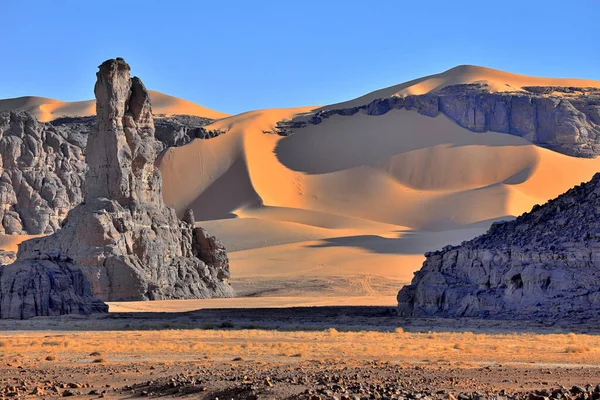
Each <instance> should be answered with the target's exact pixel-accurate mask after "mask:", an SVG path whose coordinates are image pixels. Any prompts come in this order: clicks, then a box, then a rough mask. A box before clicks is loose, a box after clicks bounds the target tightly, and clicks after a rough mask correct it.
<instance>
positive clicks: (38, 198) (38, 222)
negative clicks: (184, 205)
mask: <svg viewBox="0 0 600 400" xmlns="http://www.w3.org/2000/svg"><path fill="white" fill-rule="evenodd" d="M158 121H160V122H159V123H158V126H159V128H158V130H157V132H156V133H155V137H156V140H157V141H156V142H155V147H156V150H157V152H158V151H162V150H163V149H165V148H167V147H170V146H181V145H184V144H187V143H189V142H190V141H192V140H193V139H196V138H201V139H208V138H212V137H215V136H218V135H219V134H222V133H223V132H221V131H211V130H207V129H205V128H203V126H204V125H206V124H208V123H210V122H212V120H210V119H207V118H201V117H194V116H187V115H178V116H173V117H167V118H160V119H158ZM95 124H96V117H76V118H70V117H67V118H60V119H57V120H55V121H52V122H51V123H40V122H38V121H37V120H36V119H35V118H34V117H33V116H32V115H31V114H29V113H27V112H24V111H17V112H3V113H0V154H1V156H2V164H1V165H0V234H49V233H53V232H55V231H56V230H57V229H59V228H60V223H61V221H62V220H63V219H64V218H65V216H66V215H67V212H68V211H69V210H70V209H71V208H73V207H75V206H76V205H77V204H79V203H80V202H81V200H82V199H83V182H84V180H85V173H86V170H87V164H86V157H85V148H86V144H87V140H88V137H89V135H90V132H91V131H92V129H93V128H94V126H95Z"/></svg>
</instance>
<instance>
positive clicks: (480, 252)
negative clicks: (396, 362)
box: [398, 174, 600, 319]
mask: <svg viewBox="0 0 600 400" xmlns="http://www.w3.org/2000/svg"><path fill="white" fill-rule="evenodd" d="M599 211H600V174H596V175H595V176H594V178H593V179H592V180H591V181H590V182H588V183H584V184H582V185H580V186H577V187H575V188H573V189H571V190H569V191H568V192H566V193H565V194H563V195H561V196H559V197H558V198H556V199H554V200H551V201H550V202H548V203H546V204H544V205H543V206H535V207H534V208H533V209H532V211H531V212H529V213H525V214H523V215H521V216H520V217H518V218H517V219H516V220H514V221H511V222H505V223H496V224H494V225H493V226H492V228H491V229H490V230H489V231H488V232H487V233H486V234H485V235H482V236H480V237H477V238H475V239H473V240H471V241H468V242H464V243H462V245H461V246H457V247H451V246H448V247H446V248H444V249H443V250H442V251H436V252H433V253H428V254H426V257H427V259H426V261H425V263H424V264H423V267H422V268H421V270H419V271H418V272H417V273H416V274H415V277H414V279H413V281H412V283H411V284H410V285H408V286H405V287H404V288H402V290H400V292H399V294H398V307H399V311H400V313H401V314H402V315H420V316H423V315H440V316H449V317H458V316H472V317H492V318H513V319H514V318H517V319H528V318H542V319H560V318H592V317H594V318H597V317H598V316H600V284H599V282H600V220H599V219H598V212H599ZM574 221H575V222H574Z"/></svg>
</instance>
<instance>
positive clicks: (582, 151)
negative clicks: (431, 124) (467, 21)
mask: <svg viewBox="0 0 600 400" xmlns="http://www.w3.org/2000/svg"><path fill="white" fill-rule="evenodd" d="M524 89H525V90H526V92H501V93H490V92H489V90H488V89H487V85H484V84H461V85H453V86H448V87H445V88H443V89H441V90H439V91H436V92H432V93H428V94H424V95H409V96H404V97H389V98H383V99H376V100H374V101H372V102H370V103H369V104H364V105H361V106H356V107H351V108H342V109H325V110H320V111H318V112H316V113H314V114H311V115H308V116H300V117H297V118H294V119H292V120H291V121H280V122H279V123H278V124H277V127H276V128H275V133H278V134H280V135H289V134H292V133H293V132H294V129H299V128H302V127H304V126H306V125H307V124H319V123H321V122H322V121H323V119H326V118H329V117H330V116H332V115H343V116H349V115H354V114H356V113H357V112H359V111H362V112H364V113H366V114H367V115H382V114H385V113H387V112H388V111H390V110H393V109H407V110H414V111H416V112H418V113H420V114H423V115H426V116H429V117H435V116H437V115H438V114H440V113H442V114H444V115H446V116H447V117H449V118H450V119H452V120H453V121H455V122H456V123H457V124H459V125H460V126H462V127H464V128H466V129H469V130H471V131H473V132H487V131H494V132H500V133H508V134H511V135H516V136H521V137H523V138H525V139H527V140H529V141H530V142H532V143H535V144H538V145H540V146H543V147H547V148H550V149H552V150H555V151H558V152H560V153H564V154H567V155H571V156H576V157H590V158H591V157H596V156H597V155H598V154H600V90H598V89H594V88H570V87H545V86H544V87H542V86H539V87H538V86H532V87H526V88H524Z"/></svg>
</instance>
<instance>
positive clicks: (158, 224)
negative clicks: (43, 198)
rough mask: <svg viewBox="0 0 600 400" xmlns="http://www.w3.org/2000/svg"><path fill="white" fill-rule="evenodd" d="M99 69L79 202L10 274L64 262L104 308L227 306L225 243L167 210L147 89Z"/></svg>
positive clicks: (123, 67)
mask: <svg viewBox="0 0 600 400" xmlns="http://www.w3.org/2000/svg"><path fill="white" fill-rule="evenodd" d="M99 68H100V71H99V72H98V73H97V82H96V86H95V89H94V91H95V94H96V99H97V127H96V128H95V129H93V130H92V131H91V132H90V135H89V138H88V141H87V142H88V143H87V162H88V166H89V168H88V171H87V174H86V179H85V190H84V202H83V203H81V204H79V205H78V206H76V207H75V208H74V209H72V210H71V211H70V212H69V214H68V216H67V218H66V219H65V220H64V222H63V226H62V228H61V229H60V230H58V231H57V232H56V233H55V234H53V235H51V236H46V237H43V238H39V239H32V240H28V241H26V242H23V243H22V244H21V245H20V247H19V251H18V254H17V263H16V264H19V263H26V264H27V265H30V263H37V262H38V261H39V260H40V259H44V258H45V257H46V255H47V254H53V253H57V254H61V255H64V256H66V257H68V258H69V259H72V260H73V263H74V265H76V267H77V268H78V269H79V270H80V271H81V272H82V274H83V275H84V276H85V277H86V279H87V281H88V283H89V285H90V287H91V292H92V293H93V295H95V296H96V297H97V298H100V299H102V300H105V301H118V300H156V299H183V298H204V297H225V296H231V295H232V294H233V291H232V289H231V286H230V285H229V283H228V282H227V279H228V278H229V264H228V260H227V256H226V253H225V249H224V247H223V245H222V243H221V242H220V241H219V240H218V239H216V238H214V237H211V236H209V235H207V234H206V233H205V231H203V230H202V229H200V228H198V229H196V228H195V226H194V221H193V215H191V213H189V214H188V215H187V218H186V221H181V220H179V219H178V218H177V216H176V215H175V211H174V210H173V209H172V208H169V207H167V206H165V204H164V203H163V198H162V193H161V187H162V181H161V177H160V173H159V171H158V169H157V168H156V167H155V166H154V161H155V158H156V152H157V148H158V147H159V146H157V142H156V141H155V139H154V122H153V117H152V110H151V104H150V98H149V96H148V93H147V91H146V88H145V87H144V85H143V84H142V82H141V81H140V80H139V79H138V78H136V77H134V78H130V75H129V65H127V63H125V61H124V60H122V59H116V60H108V61H106V62H104V63H103V64H102V65H101V66H100V67H99Z"/></svg>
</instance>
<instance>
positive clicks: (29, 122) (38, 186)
mask: <svg viewBox="0 0 600 400" xmlns="http://www.w3.org/2000/svg"><path fill="white" fill-rule="evenodd" d="M0 154H1V156H2V160H1V161H2V164H1V165H0V205H1V208H0V234H27V233H28V234H44V233H45V234H48V233H52V232H54V231H55V230H56V229H58V228H59V227H60V222H61V221H62V220H63V219H64V218H65V216H66V215H67V212H68V211H69V210H70V209H71V208H72V207H73V206H74V205H75V204H78V203H80V202H81V200H82V185H83V175H84V174H85V170H86V164H85V157H84V154H83V151H82V149H81V148H80V147H79V146H78V145H77V143H76V142H73V141H72V140H70V138H69V137H68V135H66V134H65V132H63V131H61V130H60V129H56V128H54V127H52V126H51V125H48V124H41V123H39V122H37V121H36V119H35V118H33V117H32V116H31V115H30V114H29V113H25V112H4V113H0Z"/></svg>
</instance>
